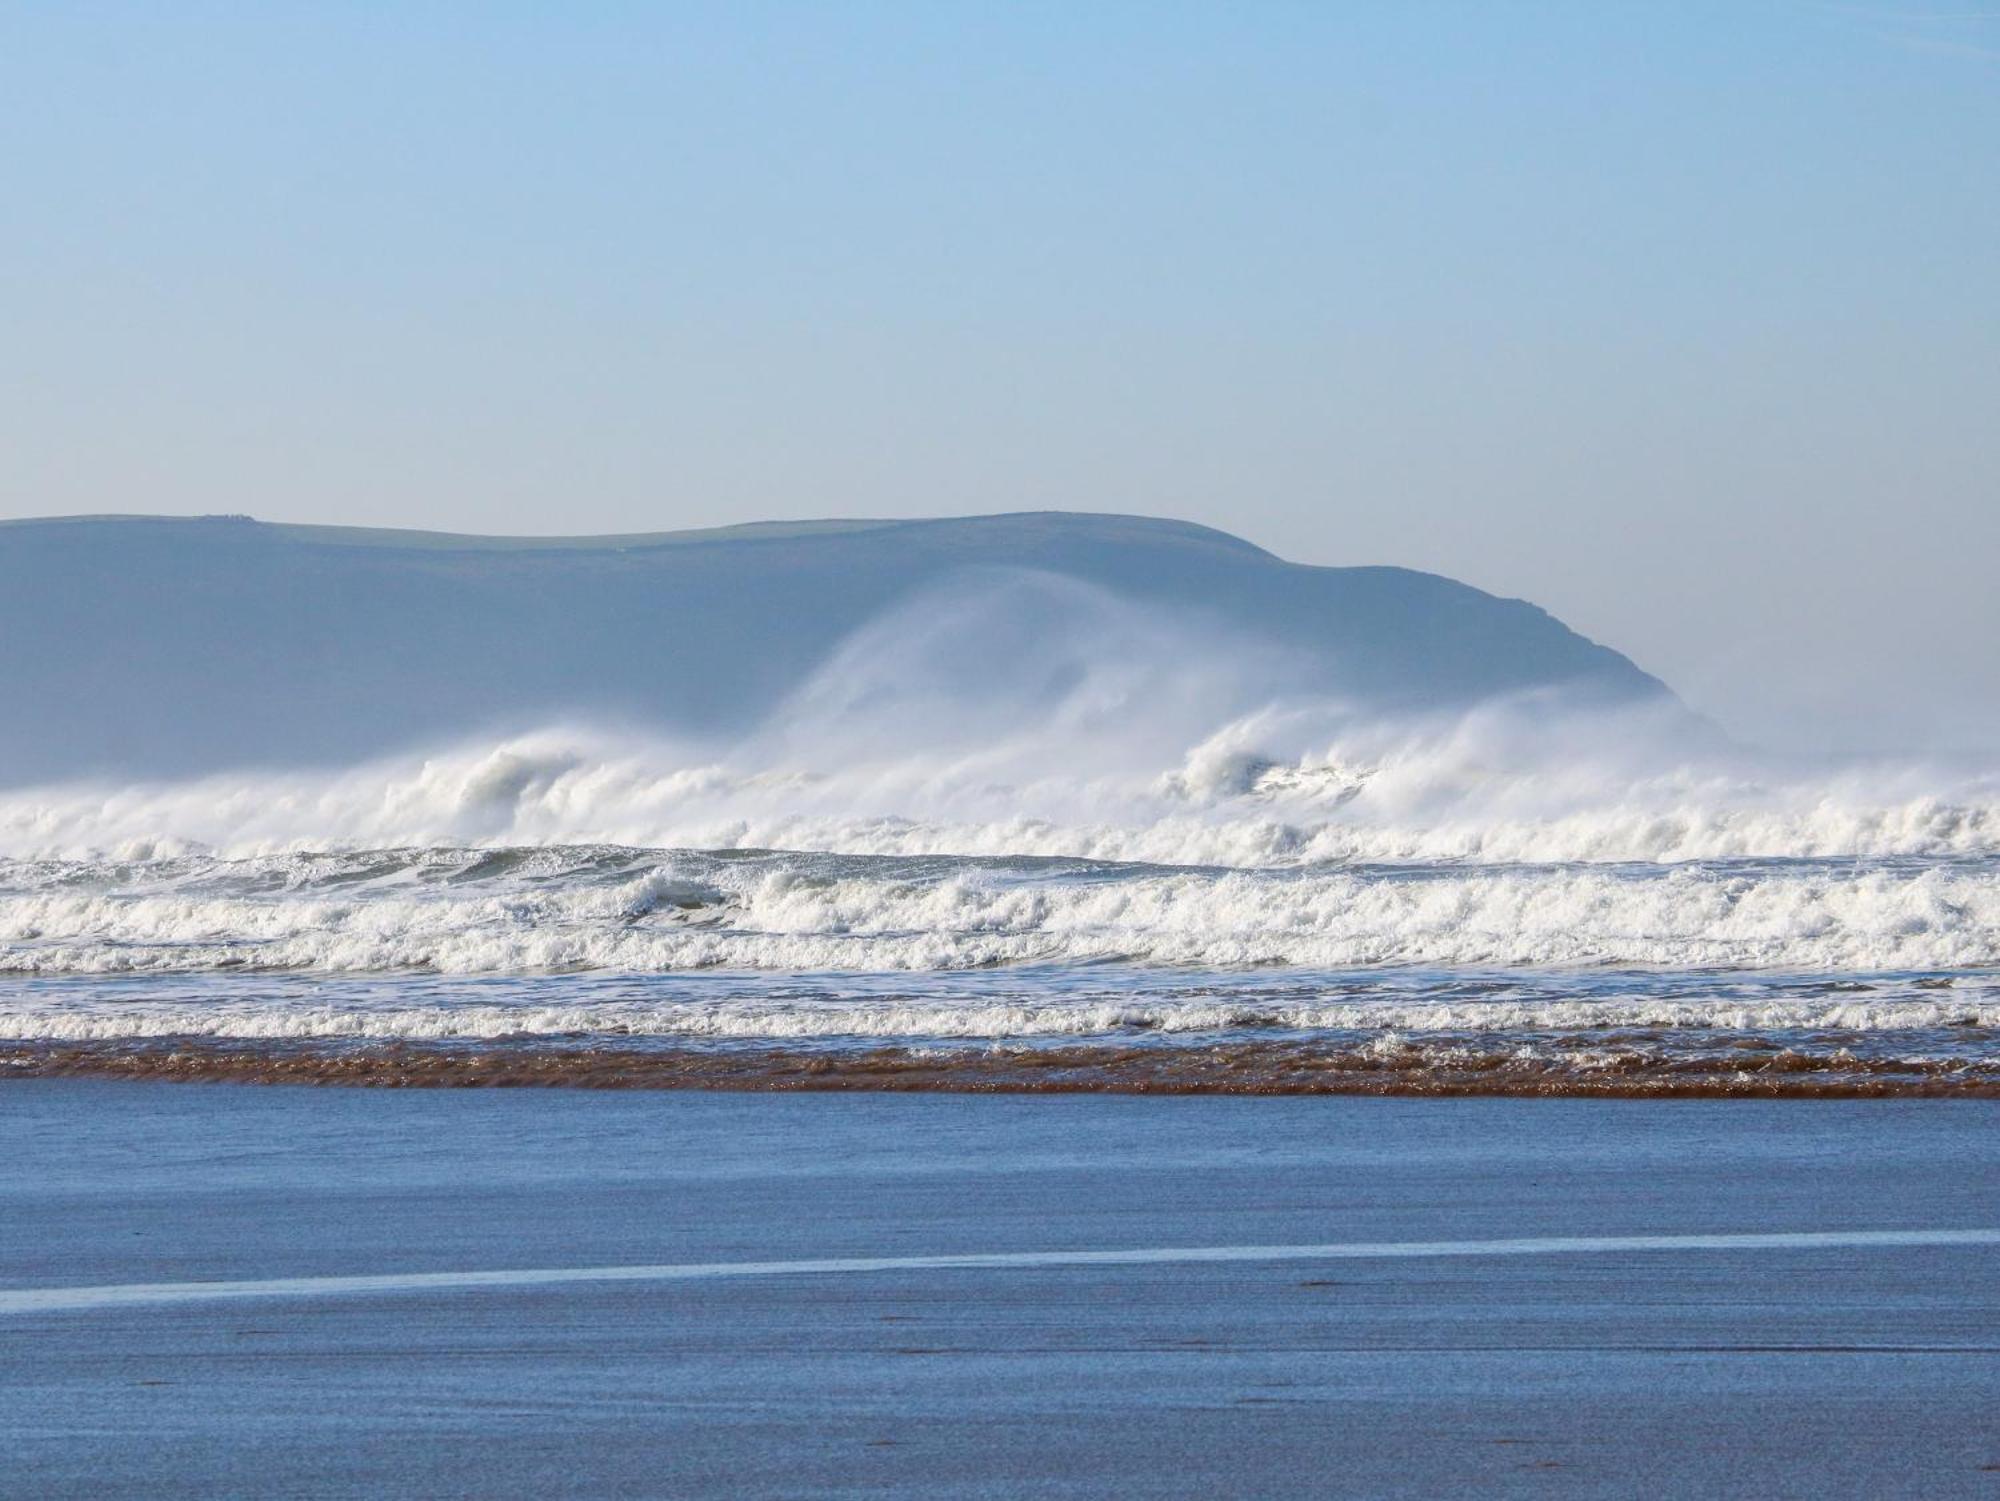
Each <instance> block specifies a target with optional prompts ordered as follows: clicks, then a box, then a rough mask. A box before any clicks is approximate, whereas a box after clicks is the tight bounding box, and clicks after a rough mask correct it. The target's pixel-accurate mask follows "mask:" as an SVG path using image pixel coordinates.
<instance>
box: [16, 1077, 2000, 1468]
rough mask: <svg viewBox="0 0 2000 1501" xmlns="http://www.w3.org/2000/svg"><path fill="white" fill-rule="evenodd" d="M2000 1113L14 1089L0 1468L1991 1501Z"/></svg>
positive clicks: (1932, 1107) (1938, 1107) (1998, 1403)
mask: <svg viewBox="0 0 2000 1501" xmlns="http://www.w3.org/2000/svg"><path fill="white" fill-rule="evenodd" d="M1996 1110H2000V1106H1995V1105H1993V1104H1990V1103H1987V1102H1979V1101H1959V1102H1954V1103H1949V1104H1947V1103H1938V1102H1920V1101H1888V1102H1872V1101H1857V1102H1830V1103H1808V1102H1783V1103H1770V1104H1759V1103H1756V1102H1744V1101H1733V1102H1702V1101H1678V1102H1643V1101H1618V1102H1590V1101H1575V1100H1544V1101H1528V1100H1458V1101H1448V1102H1447V1101H1421V1100H1351V1099H1291V1100H1217V1099H1209V1100H1176V1099H1134V1098H1119V1097H1111V1098H1106V1097H1098V1098H1053V1099H1052V1098H1026V1097H1013V1098H1007V1097H1002V1098H975V1097H966V1096H943V1095H926V1096H890V1095H879V1094H873V1095H845V1096H809V1097H782V1098H771V1097H768V1096H747V1095H732V1094H619V1095H607V1094H591V1093H583V1092H569V1093H559V1094H554V1095H550V1094H545V1093H535V1094H527V1093H519V1092H502V1093H465V1092H437V1091H416V1092H397V1093H393V1094H386V1095H385V1094H362V1093H359V1092H352V1091H325V1090H288V1089H258V1090H243V1089H229V1088H215V1087H207V1088H202V1087H193V1088H179V1089H157V1088H146V1087H143V1086H135V1085H125V1084H110V1083H99V1082H84V1081H37V1080H14V1081H11V1082H9V1083H7V1084H5V1085H4V1086H0V1134H4V1138H5V1140H6V1141H7V1143H8V1147H9V1150H8V1152H7V1153H6V1154H5V1156H4V1158H0V1222H4V1224H5V1226H6V1233H5V1234H4V1236H0V1291H13V1292H17V1293H18V1292H22V1291H25V1290H29V1289H39V1290H42V1291H43V1292H44V1293H45V1294H52V1293H56V1292H58V1291H59V1290H67V1297H68V1301H67V1302H60V1300H59V1304H58V1306H50V1307H41V1308H36V1307H34V1306H32V1305H28V1306H22V1305H21V1303H20V1300H19V1299H16V1300H14V1302H13V1303H11V1304H8V1305H7V1311H5V1312H3V1313H0V1327H3V1328H4V1335H0V1408H4V1410H5V1411H6V1413H7V1426H8V1433H9V1457H8V1467H9V1470H8V1473H9V1477H10V1479H9V1484H10V1485H13V1486H19V1487H21V1488H22V1489H23V1490H24V1493H29V1494H36V1495H50V1496H85V1495H89V1496H105V1495H113V1496H142V1495H143V1496H194V1495H212V1494H218V1493H230V1494H246V1493H254V1494H262V1495H308V1494H310V1495H329V1494H331V1495H360V1494H400V1495H523V1496H525V1495H577V1496H585V1495H590V1496H598V1495H633V1496H638V1495H686V1494H712V1495H743V1494H753V1495H763V1494H782V1495H811V1494H860V1493H868V1494H891V1495H905V1496H912V1497H914V1496H932V1495H968V1496H1011V1495H1019V1494H1023V1493H1024V1492H1029V1491H1033V1492H1036V1493H1047V1494H1053V1495H1078V1496H1083V1495H1131V1496H1141V1495H1144V1496H1166V1495H1184V1494H1189V1493H1190V1492H1194V1491H1207V1492H1210V1493H1218V1494H1285V1493H1311V1494H1337V1495H1357V1496H1360V1495H1368V1496H1380V1495H1405V1496H1420V1495H1436V1494H1444V1493H1451V1492H1453V1491H1461V1492H1465V1493H1475V1492H1476V1493H1480V1494H1537V1495H1545V1494H1551V1493H1554V1494H1573V1495H1629V1494H1632V1493H1634V1492H1635V1491H1647V1492H1653V1493H1661V1492H1670V1493H1680V1494H1711V1495H1777V1496H1791V1495H1798V1496H1805V1495H1824V1494H1891V1493H1901V1494H1910V1493H1916V1492H1921V1493H1923V1494H1928V1495H1944V1496H1957V1495H1965V1496H1976V1495H1986V1494H1990V1493H1991V1487H1992V1484H1993V1476H1994V1474H1995V1473H1996V1472H1995V1471H1993V1470H1992V1469H1991V1468H1990V1467H1991V1466H1993V1465H1996V1464H2000V1423H1996V1419H1995V1416H1994V1415H1995V1414H1996V1413H2000V1299H1996V1295H1995V1292H1994V1289H1995V1287H1996V1286H2000V1275H1996V1274H2000V1250H1996V1248H1995V1247H1994V1245H1992V1244H1991V1243H1951V1242H1949V1241H1946V1242H1944V1243H1937V1242H1936V1241H1935V1239H1934V1238H1933V1237H1934V1233H1935V1232H1939V1231H1956V1232H1966V1231H1980V1230H1985V1231H1988V1232H1991V1231H1992V1230H1994V1229H1995V1228H2000V1215H1996V1213H1995V1206H1996V1205H2000V1129H1996V1127H2000V1115H1996ZM1856 1232H1870V1233H1874V1232H1888V1234H1887V1235H1886V1236H1884V1235H1880V1234H1856ZM1578 1237H1582V1238H1585V1239H1586V1242H1587V1243H1586V1244H1583V1245H1578V1244H1576V1243H1574V1242H1575V1238H1578ZM1634 1237H1642V1238H1643V1240H1639V1241H1635V1240H1634V1239H1633V1238H1634ZM1797 1237H1810V1238H1809V1239H1803V1240H1801V1239H1797ZM1551 1239H1554V1240H1555V1241H1556V1242H1557V1243H1556V1244H1555V1245H1553V1246H1550V1245H1548V1244H1546V1242H1548V1241H1549V1240H1551ZM1467 1240H1478V1241H1482V1242H1488V1243H1490V1242H1494V1241H1501V1242H1506V1243H1508V1244H1509V1246H1510V1249H1509V1250H1507V1251H1506V1252H1504V1253H1502V1254H1483V1255H1465V1254H1452V1253H1450V1252H1449V1251H1447V1252H1445V1253H1443V1254H1430V1253H1423V1254H1409V1253H1407V1252H1404V1253H1397V1254H1380V1255H1371V1254H1370V1253H1369V1251H1368V1249H1367V1248H1368V1247H1369V1246H1371V1245H1376V1246H1379V1244H1380V1243H1383V1242H1396V1243H1408V1242H1413V1241H1416V1242H1453V1243H1456V1242H1464V1241H1467ZM1329 1245H1338V1246H1343V1247H1347V1248H1349V1252H1348V1253H1346V1254H1339V1255H1331V1254H1330V1255H1328V1256H1326V1257H1324V1258H1323V1259H1322V1258H1317V1257H1315V1255H1314V1254H1313V1253H1312V1251H1311V1250H1310V1249H1309V1248H1311V1247H1313V1246H1329ZM1190 1247H1193V1248H1211V1249H1216V1250H1220V1251H1228V1250H1229V1249H1230V1248H1237V1249H1238V1250H1239V1251H1240V1250H1241V1248H1246V1247H1248V1248H1259V1247H1262V1248H1281V1249H1282V1248H1291V1251H1290V1252H1289V1254H1288V1255H1287V1257H1285V1258H1282V1259H1258V1258H1257V1257H1256V1256H1251V1257H1250V1258H1249V1259H1210V1260H1188V1259H1185V1258H1182V1259H1175V1258H1174V1257H1173V1256H1171V1255H1168V1256H1164V1257H1155V1256H1152V1255H1149V1254H1148V1253H1152V1252H1169V1253H1171V1252H1174V1251H1176V1250H1177V1249H1178V1250H1181V1251H1185V1249H1186V1248H1190ZM1355 1247H1359V1248H1360V1249H1359V1251H1355V1250H1354V1249H1353V1248H1355ZM994 1253H1003V1254H1011V1255H1013V1256H1014V1257H1015V1258H1016V1259H1015V1261H1014V1262H1012V1263H1002V1264H998V1265H993V1264H963V1263H961V1264H936V1262H937V1258H951V1257H958V1258H982V1259H983V1258H990V1257H991V1256H992V1255H993V1254H994ZM1102 1253H1117V1254H1116V1255H1115V1256H1112V1257H1103V1256H1102ZM1093 1258H1099V1259H1093ZM801 1261H805V1262H811V1263H814V1264H815V1265H816V1266H817V1267H818V1269H817V1270H811V1269H803V1268H799V1267H791V1268H783V1267H780V1268H777V1269H772V1270H767V1271H765V1272H763V1273H761V1274H759V1275H753V1276H735V1277H726V1278H707V1279H702V1280H693V1281H690V1280H680V1281H675V1280H659V1279H652V1280H648V1279H644V1278H640V1279H635V1280H622V1281H586V1282H576V1281H567V1282H565V1281H556V1282H547V1281H542V1282H537V1281H535V1280H533V1279H532V1278H528V1277H521V1276H519V1275H518V1273H519V1272H522V1271H526V1272H535V1271H541V1272H544V1273H546V1272H548V1271H551V1270H558V1271H560V1270H564V1269H569V1270H571V1271H590V1270H593V1269H596V1270H602V1269H607V1268H609V1269H617V1268H621V1267H623V1268H632V1267H648V1266H650V1267H659V1266H686V1265H688V1264H704V1265H723V1266H734V1267H738V1268H741V1267H742V1266H743V1264H745V1263H752V1262H757V1263H769V1262H792V1263H797V1262H801ZM857 1262H862V1263H866V1266H865V1268H864V1267H858V1266H856V1265H855V1263H857ZM829 1263H831V1264H829ZM510 1272H511V1273H516V1274H517V1275H513V1276H510V1275H495V1276H488V1277H487V1278H486V1279H485V1280H484V1281H475V1282H471V1283H468V1282H466V1280H465V1277H466V1274H472V1273H487V1274H508V1273H510ZM454 1274H455V1276H454ZM356 1277H363V1278H376V1279H381V1280H379V1281H378V1282H376V1283H373V1284H369V1285H366V1286H363V1287H360V1288H355V1287H352V1286H345V1285H343V1284H338V1283H337V1284H331V1285H329V1284H325V1283H312V1282H307V1283H302V1284H295V1285H290V1286H284V1287H277V1288H270V1287H266V1288H265V1289H264V1291H263V1292H262V1293H261V1294H260V1295H259V1296H257V1297H255V1298H250V1299H244V1300H237V1301H223V1300H215V1299H198V1300H196V1301H190V1302H182V1303H168V1302H162V1301H159V1300H154V1301H141V1302H136V1303H130V1304H125V1305H112V1306H94V1305H92V1304H90V1303H89V1301H88V1300H87V1299H86V1300H83V1301H81V1302H79V1300H78V1299H77V1298H76V1296H75V1295H76V1294H77V1293H78V1292H79V1291H80V1290H88V1289H101V1288H104V1287H108V1286H119V1287H130V1286H132V1285H135V1284H137V1285H150V1286H159V1285H161V1284H166V1285H170V1286H173V1287H177V1288H183V1289H185V1288H186V1286H187V1284H190V1283H199V1282H205V1281H217V1280H233V1281H238V1282H252V1283H268V1282H269V1281H270V1280H271V1279H350V1278H356ZM425 1277H429V1278H433V1279H440V1278H441V1279H442V1282H441V1283H435V1284H433V1285H425V1284H424V1283H423V1282H421V1281H413V1280H412V1279H420V1278H425Z"/></svg>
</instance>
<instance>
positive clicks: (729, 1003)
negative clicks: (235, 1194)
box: [0, 713, 2000, 1095]
mask: <svg viewBox="0 0 2000 1501" xmlns="http://www.w3.org/2000/svg"><path fill="white" fill-rule="evenodd" d="M1053 728H1054V731H1055V732H1056V740H1055V742H1054V743H1056V744H1060V743H1061V742H1060V731H1061V728H1062V727H1061V726H1055V727H1053ZM1293 729H1294V730H1296V726H1293ZM1284 738H1285V737H1284V736H1283V735H1282V734H1273V733H1272V722H1271V720H1270V718H1269V717H1268V716H1267V717H1266V718H1265V719H1263V720H1260V721H1257V722H1255V723H1252V724H1249V725H1247V726H1246V725H1237V726H1233V727H1231V728H1230V729H1229V730H1228V731H1225V732H1223V733H1221V734H1218V735H1214V736H1210V737H1208V738H1207V739H1205V740H1202V741H1200V742H1199V743H1197V744H1195V745H1194V746H1193V748H1192V749H1191V750H1189V751H1188V752H1187V753H1185V755H1183V756H1182V757H1180V758H1179V759H1178V762H1177V763H1175V764H1169V765H1167V766H1165V767H1160V766H1157V765H1152V764H1148V763H1147V762H1145V761H1144V760H1143V759H1135V758H1134V757H1132V756H1130V755H1129V754H1128V755H1125V756H1124V757H1123V758H1122V759H1121V758H1119V757H1104V756H1102V755H1100V756H1099V758H1098V759H1097V760H1096V761H1095V762H1093V761H1092V760H1091V753H1090V749H1089V746H1090V743H1089V742H1078V743H1079V744H1081V745H1083V746H1084V749H1082V750H1079V751H1078V752H1077V753H1076V755H1075V756H1074V757H1073V758H1071V759H1070V760H1069V761H1067V762H1066V761H1065V759H1064V758H1063V757H1062V756H1060V755H1057V754H1051V753H1050V749H1049V746H1050V744H1051V742H1050V740H1049V739H1047V738H1046V737H1045V738H1043V739H1041V740H1038V741H1037V742H1036V745H1035V754H1025V753H1023V751H1022V750H1021V748H1020V747H1019V746H1018V745H1011V746H1010V745H1006V744H1004V743H1002V744H999V745H998V748H994V747H981V746H968V745H965V744H959V745H957V746H954V747H951V748H950V749H949V752H948V753H947V752H942V751H940V750H939V749H938V748H937V747H936V746H935V745H921V746H917V747H915V748H911V749H908V750H907V751H905V752H902V753H899V754H897V755H886V754H884V753H883V752H882V750H881V749H880V747H879V744H878V746H877V748H876V749H875V750H874V751H873V752H872V753H871V754H869V755H855V754H853V753H852V751H851V748H850V749H848V750H842V748H839V747H834V748H832V749H831V750H830V751H829V752H828V754H826V755H825V756H824V757H823V758H822V764H823V765H827V764H830V765H832V766H833V767H835V768H837V769H836V770H832V771H828V770H824V769H815V768H814V767H813V765H812V762H811V757H810V751H811V749H812V747H810V746H809V745H804V744H802V742H801V741H800V739H799V738H798V737H797V736H793V737H791V738H790V739H788V740H786V741H784V742H783V743H782V744H781V745H779V746H777V747H775V748H773V747H771V746H769V745H767V746H765V747H763V748H762V752H761V754H758V755H751V756H745V755H742V754H741V753H739V754H738V755H737V757H736V759H735V761H733V762H731V761H725V760H718V759H713V758H711V759H707V760H704V759H702V758H701V756H700V755H699V754H698V751H697V750H696V749H690V748H689V747H685V746H668V745H663V744H659V743H654V742H646V741H641V740H637V739H619V738H616V737H611V736H605V735H601V734H599V735H592V734H587V733H584V732H581V731H567V732H558V731H549V732H539V733H537V734H535V735H527V736H517V737H511V738H507V739H504V740H500V741H497V742H492V743H476V744H468V745H465V746H460V747H457V748H447V749H445V750H443V751H437V752H433V753H430V754H426V755H422V756H414V755H413V756H410V757H406V758H403V759H401V760H392V761H384V762H377V763H372V764H370V765H367V766H363V767H357V768H347V769H343V770H339V771H334V772H286V773H282V774H276V773H274V774H269V775H245V774H237V775H232V776H227V777H214V778H207V779H200V780H195V781H190V782H183V783H155V784H145V785H135V786H96V785H84V784H64V785H58V786H53V787H44V788H32V789H25V790H16V791H12V792H8V793H5V794H0V850H4V851H5V852H6V854H7V856H8V858H5V859H4V860H0V1056H4V1058H5V1061H6V1063H7V1065H8V1066H10V1067H11V1068H12V1069H14V1070H18V1071H21V1072H25V1073H62V1072H83V1073H100V1072H102V1073H129V1074H144V1075H148V1076H156V1077H232V1078H272V1079H276V1078H285V1079H296V1080H307V1079H323V1080H339V1081H346V1082H355V1083H423V1082H432V1083H508V1082H519V1083H530V1082H533V1083H577V1084H593V1085H662V1086H669V1085H678V1086H709V1085H720V1086H730V1087H743V1088H844V1087H874V1088H942V1089H951V1088H971V1089H1045V1090H1074V1089H1129V1090H1161V1091H1177V1090H1178V1091H1191V1092H1307V1093H1310V1092H1382V1093H1466V1092H1483V1093H1533V1094H1562V1093H1580V1094H1591V1093H1619V1094H1714V1095H1732V1094H1755V1095H1787V1094H1795V1095H1797V1094H1884V1093H1919V1094H1943V1093H1973V1094H1994V1093H2000V789H1996V787H1995V786H1994V785H1993V784H1992V782H1991V781H1990V779H1988V780H1982V779H1981V778H1980V777H1978V776H1976V775H1972V774H1968V773H1965V772H1962V771H1954V770H1952V769H1950V768H1940V767H1938V766H1936V765H1917V764H1901V763H1894V764H1892V763H1884V762H1876V763H1869V764H1844V765H1831V764H1803V763H1798V762H1780V761H1776V760H1774V759H1773V758H1769V757H1763V758H1757V757H1752V756H1750V755H1749V754H1748V753H1742V752H1733V751H1720V750H1715V749H1713V748H1712V747H1711V748H1706V749H1701V750H1699V751H1690V750H1689V749H1687V748H1686V747H1685V746H1681V747H1673V748H1671V749H1670V751H1663V750H1662V749H1661V748H1660V747H1659V746H1657V745H1655V744H1653V743H1651V741H1650V740H1649V738H1648V737H1647V736H1646V735H1645V734H1643V733H1639V732H1635V731H1633V730H1632V728H1631V727H1630V726H1629V725H1628V726H1625V727H1623V728H1622V730H1621V731H1620V733H1616V734H1614V733H1611V732H1609V731H1607V730H1606V729H1605V728H1604V726H1603V725H1602V724H1601V723H1598V724H1593V726H1592V728H1591V732H1590V734H1589V736H1588V737H1585V736H1583V735H1581V734H1576V733H1573V734H1569V735H1566V736H1560V737H1557V743H1558V744H1559V745H1560V747H1561V753H1560V754H1554V753H1552V752H1551V749H1550V745H1551V741H1550V737H1549V736H1548V735H1546V734H1539V735H1537V736H1533V737H1530V736H1528V735H1526V734H1525V733H1524V731H1523V730H1522V716H1521V715H1520V714H1519V713H1516V714H1514V715H1513V716H1512V717H1511V718H1510V717H1495V716H1489V717H1488V718H1487V719H1486V720H1484V721H1482V722H1479V723H1476V724H1468V723H1466V722H1463V721H1460V722H1454V723H1453V724H1451V725H1449V726H1444V727H1431V728H1429V729H1427V730H1411V729H1409V728H1407V727H1406V728H1405V729H1404V730H1403V731H1402V732H1400V734H1398V735H1396V736H1385V735H1384V734H1382V733H1381V732H1380V731H1379V730H1377V731H1374V732H1371V734H1370V735H1368V736H1357V735H1355V734H1354V733H1352V732H1350V733H1349V734H1347V736H1346V737H1345V738H1344V739H1342V738H1340V737H1335V740H1334V741H1333V742H1332V743H1331V745H1330V746H1329V745H1328V744H1327V743H1325V742H1315V743H1316V744H1317V747H1318V748H1317V749H1315V750H1312V751H1300V750H1298V749H1297V748H1296V745H1295V746H1294V748H1293V749H1292V750H1291V751H1290V752H1289V754H1286V753H1273V752H1272V751H1270V750H1269V749H1267V748H1266V747H1268V746H1269V745H1270V744H1272V743H1273V742H1276V741H1282V740H1283V739H1284ZM1299 738H1300V737H1299V736H1298V735H1297V734H1296V733H1295V734H1293V736H1292V739H1293V740H1294V741H1295V742H1296V741H1298V740H1299ZM1100 739H1101V737H1100ZM1100 749H1101V747H1100Z"/></svg>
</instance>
